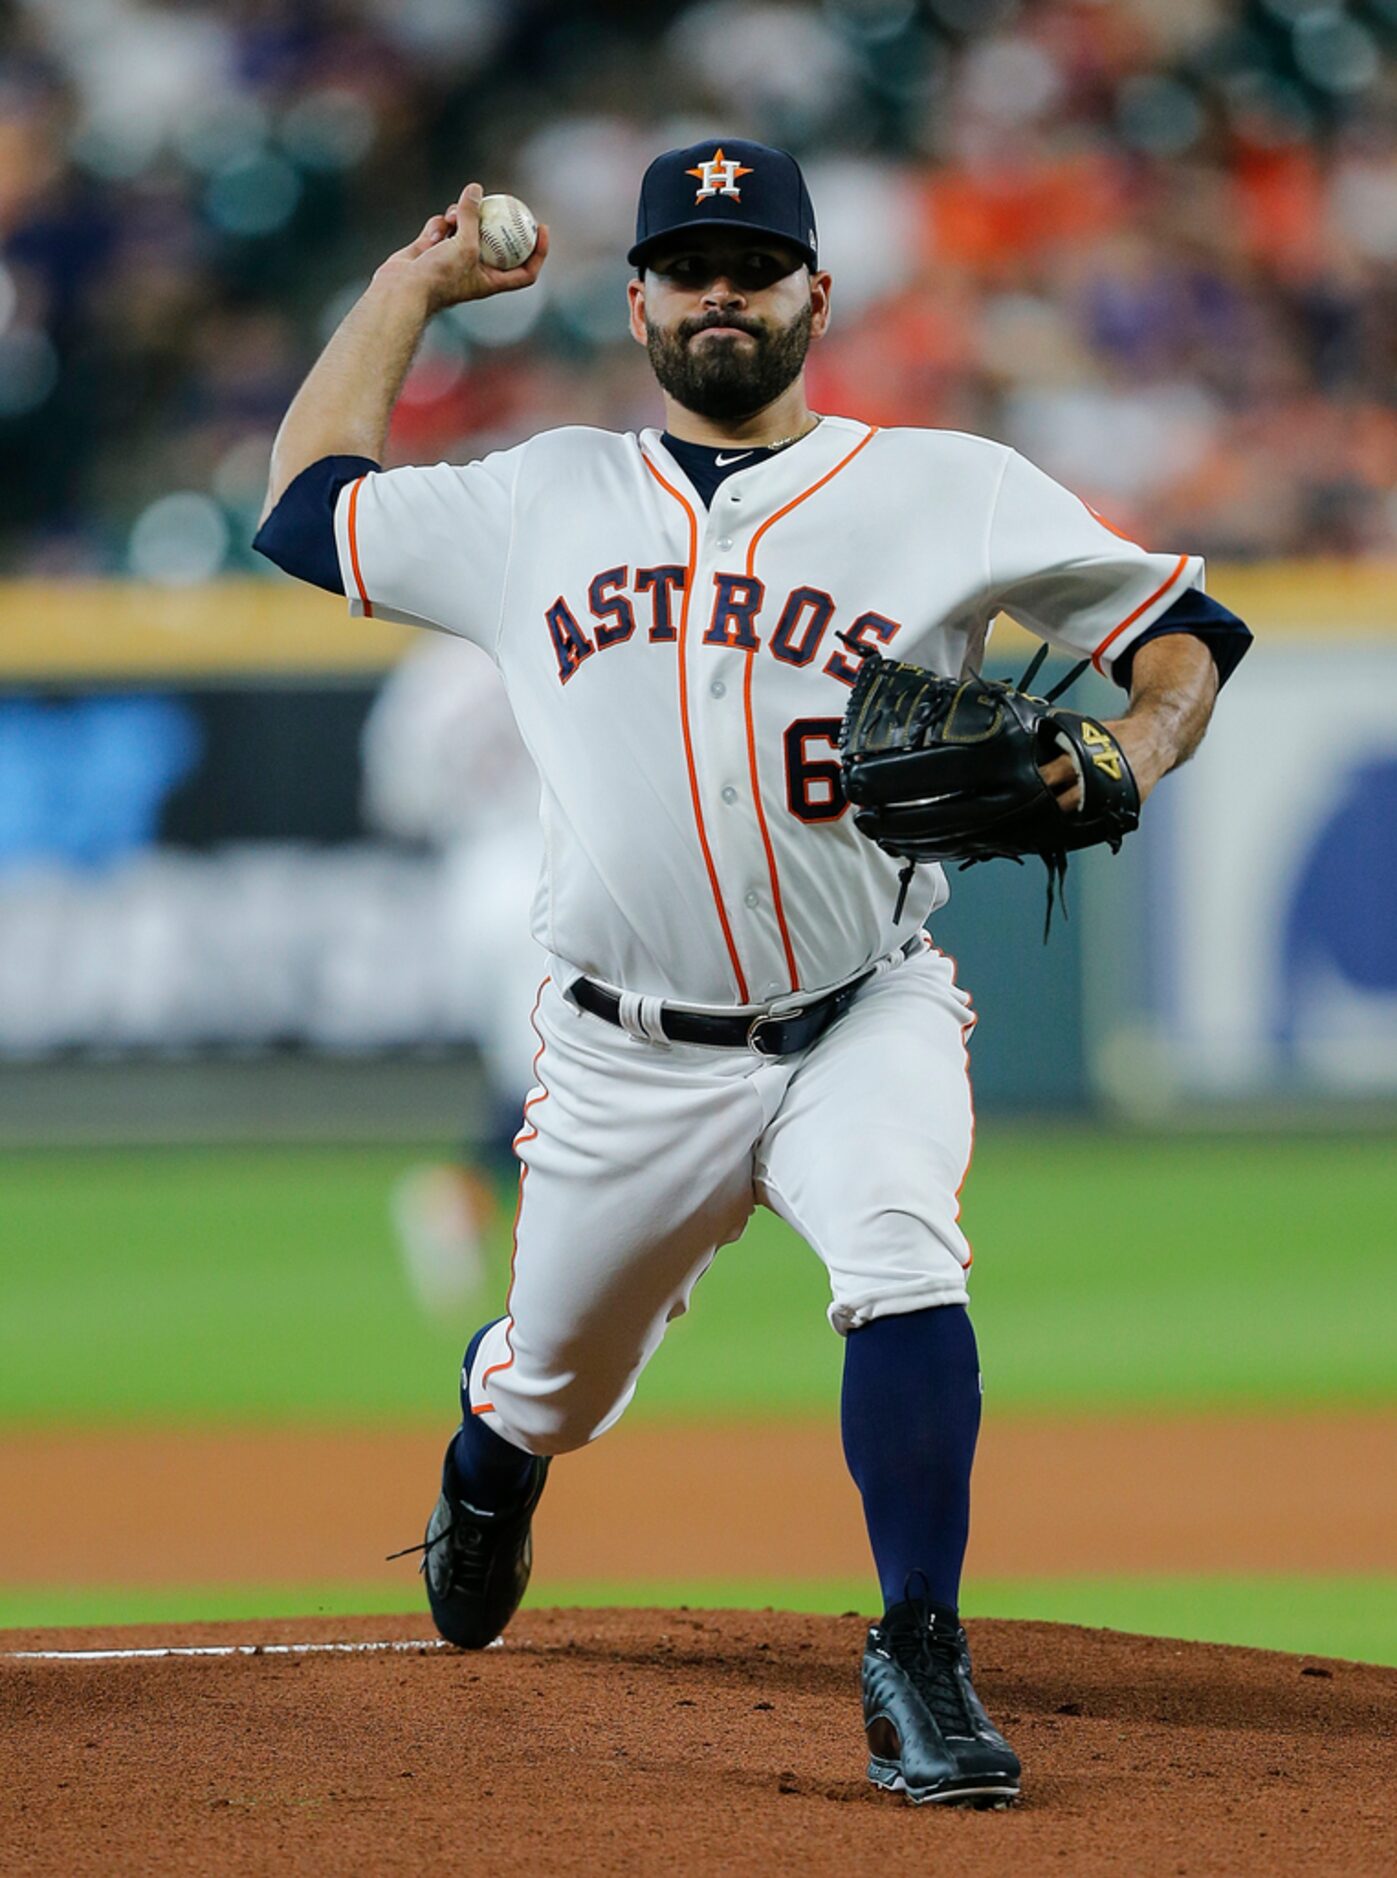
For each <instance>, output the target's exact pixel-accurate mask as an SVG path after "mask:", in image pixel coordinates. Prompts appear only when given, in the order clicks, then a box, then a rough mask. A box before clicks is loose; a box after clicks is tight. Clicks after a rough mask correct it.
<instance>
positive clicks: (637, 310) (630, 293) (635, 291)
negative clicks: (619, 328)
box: [626, 278, 645, 346]
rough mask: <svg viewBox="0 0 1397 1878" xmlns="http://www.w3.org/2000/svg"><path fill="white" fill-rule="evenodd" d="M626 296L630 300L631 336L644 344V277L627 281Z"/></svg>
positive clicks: (640, 343)
mask: <svg viewBox="0 0 1397 1878" xmlns="http://www.w3.org/2000/svg"><path fill="white" fill-rule="evenodd" d="M626 298H627V300H628V301H629V302H630V329H631V338H632V339H634V340H635V341H636V342H637V344H639V345H642V346H643V345H644V344H645V281H644V279H643V278H641V279H639V280H630V281H627V282H626Z"/></svg>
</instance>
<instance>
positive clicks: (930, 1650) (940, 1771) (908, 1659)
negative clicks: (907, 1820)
mask: <svg viewBox="0 0 1397 1878" xmlns="http://www.w3.org/2000/svg"><path fill="white" fill-rule="evenodd" d="M863 1725H864V1732H865V1733H866V1735H867V1737H868V1751H869V1760H868V1777H869V1779H870V1780H871V1781H872V1782H873V1784H874V1785H875V1786H878V1787H886V1788H887V1790H888V1791H889V1792H890V1793H905V1794H906V1795H907V1797H908V1799H909V1800H911V1801H912V1802H913V1803H914V1804H915V1805H918V1806H921V1805H923V1804H924V1803H926V1802H928V1801H934V1802H939V1803H940V1804H941V1805H943V1806H947V1805H963V1806H1007V1805H1008V1804H1009V1803H1010V1802H1011V1801H1012V1800H1017V1799H1018V1797H1019V1775H1020V1768H1019V1759H1018V1756H1017V1755H1016V1754H1015V1753H1014V1750H1013V1749H1012V1748H1011V1747H1010V1746H1009V1743H1008V1742H1007V1741H1006V1740H1005V1739H1004V1737H1003V1735H1001V1734H1000V1732H999V1730H998V1729H997V1728H996V1727H995V1726H994V1724H993V1722H992V1721H991V1720H990V1718H989V1716H988V1715H987V1714H986V1713H985V1710H984V1705H983V1704H982V1702H981V1701H980V1698H979V1696H978V1695H976V1693H975V1686H974V1684H973V1683H972V1682H971V1680H970V1650H969V1646H968V1645H967V1643H966V1640H965V1632H964V1630H963V1629H962V1628H961V1626H960V1624H959V1622H958V1621H957V1620H956V1619H955V1618H954V1616H953V1615H952V1614H951V1613H950V1612H947V1611H942V1610H940V1609H936V1608H933V1607H932V1606H930V1605H928V1604H926V1603H924V1602H922V1601H921V1600H919V1599H909V1600H908V1601H907V1602H906V1603H904V1604H894V1605H893V1606H892V1607H891V1608H890V1609H889V1610H888V1611H887V1613H886V1614H885V1615H884V1616H883V1618H882V1619H881V1620H880V1621H879V1622H878V1623H876V1624H874V1625H873V1627H872V1628H871V1629H870V1631H869V1633H868V1643H867V1645H866V1647H865V1649H864V1653H863Z"/></svg>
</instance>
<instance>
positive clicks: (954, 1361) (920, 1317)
mask: <svg viewBox="0 0 1397 1878" xmlns="http://www.w3.org/2000/svg"><path fill="white" fill-rule="evenodd" d="M840 1416H841V1426H842V1432H843V1436H844V1458H845V1460H846V1461H847V1462H848V1464H849V1472H850V1473H851V1474H852V1475H853V1476H854V1481H855V1483H856V1485H857V1486H858V1490H859V1492H860V1493H861V1494H862V1495H863V1512H864V1518H865V1520H866V1521H867V1522H868V1537H869V1541H870V1543H871V1544H872V1547H873V1559H874V1563H875V1564H876V1565H877V1568H878V1581H879V1583H880V1585H881V1586H882V1591H883V1603H884V1606H885V1607H890V1606H892V1605H894V1604H898V1603H901V1602H902V1600H903V1599H904V1598H906V1597H907V1595H908V1592H907V1585H908V1581H909V1580H910V1579H912V1578H913V1576H914V1574H918V1573H919V1574H921V1576H922V1577H923V1578H925V1580H926V1592H925V1595H926V1596H927V1597H928V1598H929V1600H930V1602H931V1603H933V1604H937V1605H941V1606H943V1607H944V1608H945V1609H947V1610H948V1611H954V1610H955V1608H956V1600H957V1599H958V1597H959V1595H960V1568H961V1561H962V1560H963V1558H964V1556H965V1543H966V1539H967V1538H968V1536H969V1532H970V1469H971V1466H972V1465H973V1463H974V1460H975V1437H976V1435H977V1434H978V1433H979V1430H980V1359H979V1355H978V1353H977V1351H976V1348H975V1332H974V1331H973V1330H972V1329H971V1327H970V1315H969V1313H968V1312H967V1310H966V1309H965V1306H964V1305H963V1304H947V1305H940V1306H937V1307H936V1308H935V1309H933V1310H926V1311H909V1312H907V1313H906V1314H905V1315H903V1316H900V1317H878V1318H875V1319H874V1320H873V1322H872V1323H871V1324H865V1325H864V1326H863V1327H862V1329H860V1330H854V1331H851V1332H850V1333H849V1335H848V1336H847V1337H846V1338H845V1340H844V1395H843V1401H842V1404H841V1411H840Z"/></svg>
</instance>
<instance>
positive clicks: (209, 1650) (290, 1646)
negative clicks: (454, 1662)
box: [0, 1637, 499, 1663]
mask: <svg viewBox="0 0 1397 1878" xmlns="http://www.w3.org/2000/svg"><path fill="white" fill-rule="evenodd" d="M452 1647H453V1646H452V1645H451V1644H449V1643H447V1642H445V1641H444V1640H443V1639H442V1638H441V1637H419V1638H416V1639H411V1638H409V1639H407V1640H405V1641H402V1642H392V1643H198V1644H195V1643H171V1644H166V1645H165V1646H164V1647H163V1648H161V1649H150V1650H6V1651H4V1652H3V1653H2V1654H0V1660H3V1661H7V1662H20V1661H23V1662H30V1663H125V1662H130V1661H131V1660H132V1659H133V1658H135V1657H141V1656H311V1655H315V1654H317V1653H319V1654H322V1655H329V1656H358V1655H361V1654H363V1653H364V1652H366V1651H373V1650H449V1649H451V1648H452ZM498 1647H499V1639H498V1638H497V1639H496V1641H495V1642H494V1643H492V1644H489V1645H487V1648H489V1649H491V1650H493V1649H497V1648H498Z"/></svg>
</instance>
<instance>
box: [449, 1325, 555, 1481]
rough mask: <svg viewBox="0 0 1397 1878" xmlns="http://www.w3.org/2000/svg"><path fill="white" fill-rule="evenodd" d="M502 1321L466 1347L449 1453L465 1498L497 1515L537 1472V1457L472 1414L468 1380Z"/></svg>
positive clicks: (478, 1334)
mask: <svg viewBox="0 0 1397 1878" xmlns="http://www.w3.org/2000/svg"><path fill="white" fill-rule="evenodd" d="M499 1322H500V1319H499V1318H498V1317H497V1318H495V1319H494V1320H493V1322H492V1323H489V1324H482V1325H481V1326H480V1329H479V1330H477V1331H476V1333H475V1335H474V1336H473V1337H472V1338H471V1340H470V1342H469V1343H468V1344H467V1345H466V1354H465V1357H464V1358H463V1359H462V1363H461V1428H460V1432H459V1434H458V1435H457V1436H456V1439H455V1440H454V1441H453V1442H452V1444H451V1448H450V1450H449V1460H448V1465H449V1467H450V1470H451V1473H452V1475H453V1476H454V1483H453V1484H454V1486H455V1488H456V1491H457V1492H458V1493H459V1494H460V1496H461V1498H462V1499H464V1500H468V1501H469V1502H470V1504H471V1505H472V1506H475V1507H479V1509H480V1510H481V1512H482V1513H490V1512H495V1511H497V1510H498V1509H499V1508H501V1507H505V1506H508V1505H509V1504H510V1502H511V1501H513V1500H517V1499H520V1498H521V1497H522V1495H523V1493H524V1490H525V1488H526V1487H527V1486H528V1484H529V1481H530V1479H531V1477H532V1473H533V1464H534V1457H533V1455H532V1454H526V1453H525V1452H524V1450H523V1448H516V1447H515V1445H514V1443H513V1442H512V1441H506V1440H505V1439H504V1437H503V1435H497V1434H496V1433H495V1431H494V1429H493V1428H487V1427H486V1426H485V1423H484V1422H483V1421H482V1420H481V1418H480V1416H479V1415H472V1414H471V1404H470V1390H469V1388H468V1387H467V1384H466V1380H465V1379H466V1378H467V1377H468V1376H469V1375H470V1373H471V1364H472V1363H473V1362H474V1361H475V1353H476V1351H477V1350H478V1349H479V1348H480V1339H481V1338H482V1337H483V1336H484V1335H485V1333H486V1331H487V1330H490V1329H493V1327H494V1324H497V1323H499Z"/></svg>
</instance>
